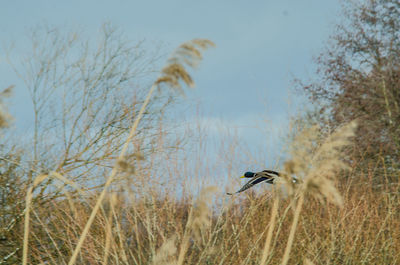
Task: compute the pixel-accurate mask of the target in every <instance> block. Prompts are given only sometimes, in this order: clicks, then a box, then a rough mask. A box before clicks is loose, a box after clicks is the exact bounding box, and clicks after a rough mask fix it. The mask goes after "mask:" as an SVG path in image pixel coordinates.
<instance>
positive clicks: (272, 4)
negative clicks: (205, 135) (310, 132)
mask: <svg viewBox="0 0 400 265" xmlns="http://www.w3.org/2000/svg"><path fill="white" fill-rule="evenodd" d="M339 10H340V3H339V1H335V0H264V1H258V0H257V1H238V0H230V1H217V0H214V1H210V0H203V1H188V0H186V1H183V0H168V1H166V0H164V1H160V0H159V1H152V0H148V1H128V0H118V1H99V0H96V1H94V0H79V1H77V0H73V1H44V0H35V1H3V3H2V6H1V9H0V44H1V45H7V44H9V43H10V42H11V41H13V42H15V43H16V44H17V45H18V46H23V43H19V42H22V41H24V40H26V39H24V38H22V37H21V36H23V35H24V34H26V32H27V31H28V30H29V29H31V28H32V27H34V26H35V25H38V24H40V23H48V24H50V25H52V26H61V27H62V26H67V27H75V28H82V29H83V30H84V33H85V34H88V35H93V36H95V35H96V34H97V32H98V30H99V28H100V26H101V25H102V24H103V23H104V22H111V23H112V24H113V25H115V26H117V27H118V28H119V29H121V30H122V31H123V32H124V33H125V34H126V37H127V38H129V39H131V40H133V41H134V40H142V39H145V40H147V43H163V45H164V48H163V49H164V50H165V51H172V49H173V48H175V47H176V46H178V45H179V44H180V43H182V42H184V41H187V40H190V39H193V38H208V39H210V40H212V41H214V42H215V43H216V45H217V47H216V48H214V49H212V50H210V51H207V52H206V53H205V60H204V62H203V63H202V64H201V65H200V68H199V70H198V71H196V72H194V76H193V77H194V79H195V81H196V84H197V86H196V89H195V90H194V91H193V92H190V93H189V94H188V99H189V100H195V101H196V102H200V106H201V108H202V110H203V111H202V112H203V117H202V119H203V121H204V122H205V123H207V122H208V121H209V122H210V124H211V123H214V124H215V123H220V124H222V125H224V126H227V127H232V128H233V129H235V128H236V129H237V130H238V133H239V135H240V137H242V138H243V141H247V142H248V144H249V145H256V144H257V143H258V142H261V141H264V140H265V137H266V136H265V131H263V132H262V133H259V131H260V130H259V128H258V127H263V126H260V125H259V123H264V127H267V128H268V127H270V128H272V127H279V128H282V127H283V126H285V124H286V121H287V117H288V112H289V110H290V109H291V111H293V109H294V108H293V106H301V105H299V101H298V99H297V96H296V95H294V94H293V93H292V92H289V91H290V87H291V85H292V83H291V82H292V78H293V76H295V77H298V78H301V79H307V78H309V77H312V75H313V70H314V69H315V66H314V64H313V62H312V56H316V55H318V53H319V52H321V51H322V49H323V47H324V44H325V43H326V40H327V38H328V36H329V35H330V33H331V32H332V30H333V26H334V23H335V22H337V17H338V14H339ZM14 78H15V77H14V76H13V75H12V74H11V71H10V69H9V68H8V66H7V65H6V63H5V61H4V57H3V55H0V86H1V87H6V86H7V85H9V84H15V83H16V82H15V81H14ZM26 93H27V91H25V90H24V89H23V88H22V87H17V89H16V93H15V94H14V99H13V100H12V104H13V105H12V106H10V109H11V111H12V112H13V114H14V116H16V117H15V118H16V120H17V121H18V120H19V121H22V120H24V117H23V116H24V110H25V109H26V107H23V106H25V105H26V104H24V100H23V99H24V98H25V99H26V98H27V97H26ZM289 102H290V103H289ZM290 106H291V107H290ZM17 110H19V111H17ZM27 111H29V110H27ZM194 113H195V110H193V115H195V114H194ZM190 115H192V114H191V113H188V116H189V119H190ZM265 120H267V122H265ZM212 126H213V125H212ZM270 133H271V134H273V136H271V138H270V139H269V141H270V142H271V143H275V144H276V136H277V135H279V134H281V132H277V131H275V132H270Z"/></svg>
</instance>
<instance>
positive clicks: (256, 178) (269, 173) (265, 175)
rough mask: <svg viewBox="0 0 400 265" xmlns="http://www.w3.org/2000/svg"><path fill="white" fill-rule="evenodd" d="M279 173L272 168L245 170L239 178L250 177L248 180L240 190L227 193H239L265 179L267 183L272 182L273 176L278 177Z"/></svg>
mask: <svg viewBox="0 0 400 265" xmlns="http://www.w3.org/2000/svg"><path fill="white" fill-rule="evenodd" d="M279 176H280V175H279V173H278V172H276V171H273V170H263V171H261V172H256V173H254V172H246V173H244V175H243V176H241V178H251V179H250V181H249V182H247V183H246V184H245V185H244V186H243V187H242V188H241V189H240V190H238V191H237V192H235V193H229V192H228V193H227V194H228V195H233V194H236V193H240V192H242V191H245V190H247V189H249V188H251V187H253V186H254V185H256V184H258V183H260V182H263V181H265V182H266V183H268V184H273V183H274V180H275V178H277V177H279Z"/></svg>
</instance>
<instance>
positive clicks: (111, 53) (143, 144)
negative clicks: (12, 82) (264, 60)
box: [0, 0, 400, 265]
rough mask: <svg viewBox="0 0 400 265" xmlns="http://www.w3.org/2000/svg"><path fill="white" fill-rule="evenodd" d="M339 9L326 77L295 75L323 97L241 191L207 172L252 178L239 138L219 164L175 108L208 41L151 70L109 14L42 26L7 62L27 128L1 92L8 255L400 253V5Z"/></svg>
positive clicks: (43, 258)
mask: <svg viewBox="0 0 400 265" xmlns="http://www.w3.org/2000/svg"><path fill="white" fill-rule="evenodd" d="M343 10H344V20H343V21H342V22H341V24H340V25H338V27H337V29H336V31H335V32H334V33H333V35H332V37H331V39H330V42H329V45H328V46H327V47H326V49H325V50H324V51H323V52H322V53H321V55H320V56H319V57H317V58H316V64H317V66H318V77H319V79H318V80H312V81H311V82H307V81H304V80H302V81H298V82H296V88H297V91H296V93H304V94H305V95H307V96H309V99H310V103H313V104H314V105H313V106H314V107H313V108H312V110H306V111H303V112H300V113H299V114H298V116H296V117H293V118H292V123H291V127H290V128H288V132H287V135H286V136H285V139H284V140H283V141H282V144H284V145H285V146H286V147H287V148H285V151H286V153H285V155H284V157H285V159H284V161H282V162H280V163H278V165H277V168H275V170H278V171H280V172H281V173H282V177H281V178H280V179H279V181H277V182H276V183H275V184H274V185H273V186H271V188H265V187H261V188H258V189H254V190H249V191H246V192H245V193H241V194H238V195H235V196H233V197H228V196H227V195H225V192H226V190H224V186H221V185H220V184H221V181H219V182H218V181H217V180H216V182H215V183H212V182H210V181H209V180H210V179H212V178H209V177H208V176H209V175H211V172H214V171H215V167H218V168H219V170H220V171H221V172H225V173H226V174H228V175H233V174H235V173H236V174H238V173H242V172H235V170H234V168H235V163H238V162H239V161H240V163H246V159H248V157H246V156H245V155H243V154H242V155H241V154H239V152H237V151H236V150H240V149H241V148H242V146H241V144H240V143H238V142H237V141H232V142H229V141H227V142H223V141H222V140H221V141H222V142H221V143H219V144H220V145H219V147H218V148H220V153H223V154H224V155H223V156H219V157H220V159H219V160H218V161H217V162H216V163H211V162H210V160H211V159H210V160H208V159H206V158H204V157H203V155H204V154H207V148H208V145H207V144H206V142H205V141H206V140H205V138H206V137H205V135H203V133H204V130H202V128H201V127H199V128H198V129H197V131H194V132H193V131H192V132H186V133H182V134H176V133H175V131H174V126H175V124H174V123H173V118H171V116H170V114H171V112H172V111H173V108H174V106H175V105H176V104H178V103H179V102H180V101H182V100H184V99H182V94H184V93H185V91H186V87H187V86H188V87H192V86H194V80H193V78H192V73H191V69H194V68H196V67H197V66H198V65H199V63H200V62H201V60H202V59H203V53H206V50H207V49H208V48H212V47H213V46H214V44H213V43H212V42H211V41H210V40H206V39H195V40H192V41H188V42H186V43H184V44H182V45H181V46H179V47H178V48H177V49H176V50H175V51H174V52H173V53H172V54H171V56H170V57H169V58H168V59H167V62H166V64H165V66H164V67H163V68H162V69H161V70H160V71H157V70H154V69H155V67H156V66H157V65H158V62H159V60H160V58H158V57H157V56H156V55H152V54H148V53H147V52H146V51H145V50H144V49H143V48H142V47H143V46H142V43H134V44H132V43H131V42H128V41H126V40H125V39H124V37H123V34H121V33H120V32H119V31H118V30H116V29H115V28H113V27H112V26H110V25H104V26H103V27H102V30H101V34H100V37H99V39H98V40H97V41H93V40H92V41H89V40H84V39H83V38H82V37H80V36H79V35H78V34H76V33H68V34H65V33H64V32H62V31H60V30H56V29H48V28H41V29H38V30H37V31H35V32H34V33H33V34H32V36H31V41H32V52H31V53H30V54H29V56H27V57H26V59H24V61H23V62H22V63H21V64H19V63H17V62H15V61H13V58H9V59H10V66H11V67H13V68H14V70H15V72H16V73H17V75H18V77H19V78H20V80H21V81H22V82H23V83H24V86H26V88H27V91H29V94H30V97H31V100H32V107H33V111H32V119H33V120H34V122H33V129H32V132H29V133H27V134H25V136H24V137H23V138H21V139H20V138H18V137H16V135H19V134H18V133H16V132H14V131H13V130H12V129H10V128H7V126H8V125H9V124H10V123H12V118H11V117H10V115H9V114H7V111H6V109H5V107H4V100H5V98H6V97H7V96H10V94H11V92H12V90H13V87H12V86H10V87H9V88H6V89H5V90H3V92H2V93H1V94H0V99H1V100H2V101H1V103H2V105H1V106H2V108H1V113H0V125H1V134H2V143H1V149H0V152H1V153H0V264H70V265H71V264H137V265H139V264H140V265H142V264H160V265H162V264H178V265H181V264H212V265H214V264H221V265H223V264H244V265H249V264H263V265H264V264H400V177H399V170H400V160H399V159H400V157H399V147H400V139H399V135H400V109H399V105H400V3H399V2H398V1H395V0H389V1H387V0H376V1H372V0H370V1H369V0H368V1H364V2H354V3H353V2H352V3H347V4H344V6H343ZM15 138H18V139H15ZM188 146H190V148H187V147H188ZM189 152H190V154H189ZM193 153H195V155H194V156H193ZM192 157H195V158H194V159H190V160H189V159H188V158H192ZM254 159H257V158H254ZM235 161H236V162H235ZM258 163H259V164H263V163H265V161H264V162H263V161H259V162H258ZM234 177H235V176H234V175H233V176H232V178H234ZM292 177H295V178H297V179H299V182H298V183H293V182H292V181H291V179H292ZM265 186H266V185H265ZM229 188H231V186H227V187H226V188H225V189H229Z"/></svg>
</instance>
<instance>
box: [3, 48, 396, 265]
mask: <svg viewBox="0 0 400 265" xmlns="http://www.w3.org/2000/svg"><path fill="white" fill-rule="evenodd" d="M210 45H211V43H210V42H208V41H201V40H195V41H193V42H190V43H187V44H184V45H183V46H181V47H180V48H179V49H178V50H177V52H176V53H175V54H174V56H173V57H172V58H171V59H170V61H169V63H168V65H167V66H166V67H165V68H164V70H163V71H162V75H161V77H160V78H159V79H157V81H156V82H155V83H154V85H153V86H152V87H151V88H150V90H149V92H148V95H147V97H146V99H145V100H144V102H143V105H142V107H141V109H140V111H139V112H138V114H137V116H136V119H135V120H134V123H133V125H132V127H131V128H130V133H129V135H128V137H127V138H126V141H125V145H123V146H122V148H121V153H120V155H119V157H118V158H117V159H116V161H115V166H114V167H113V169H112V171H111V173H109V174H107V172H105V173H104V176H101V177H105V178H106V182H105V184H104V185H102V187H101V190H96V189H94V190H92V191H90V190H89V189H87V188H85V187H82V186H80V185H78V183H75V182H73V181H71V180H69V179H68V178H67V177H65V176H63V175H61V174H59V173H57V172H51V173H49V174H41V175H38V177H36V178H34V181H33V184H32V185H31V186H30V187H29V188H27V193H26V208H25V212H24V213H25V219H24V220H25V223H24V226H15V228H14V231H15V234H17V235H18V234H21V235H22V234H23V238H22V236H21V237H20V238H19V240H20V242H21V243H22V245H23V250H22V255H20V254H19V252H18V251H17V252H14V253H13V252H10V253H8V254H7V256H5V257H3V258H2V260H0V263H2V264H7V263H10V264H11V263H23V264H28V263H29V264H137V265H139V264H179V265H181V264H244V265H246V264H298V263H305V264H397V263H399V262H400V254H399V253H400V213H399V211H398V209H399V208H400V198H399V196H400V195H399V191H400V182H399V183H392V184H391V185H385V186H381V187H374V186H373V184H372V182H365V181H364V180H365V179H368V178H367V176H363V175H361V176H360V174H359V173H358V172H357V171H356V170H354V168H351V167H350V166H349V165H348V164H346V163H344V162H343V161H344V157H343V156H344V152H343V150H344V148H346V147H349V146H351V137H352V135H353V131H354V128H355V123H350V124H348V125H346V126H343V127H342V128H340V129H338V130H337V131H336V132H332V133H330V134H323V133H321V130H320V129H319V128H318V127H311V128H308V129H305V130H303V131H302V132H299V133H298V137H296V139H295V140H294V142H293V144H292V147H293V148H292V149H291V152H290V154H291V157H290V158H289V159H288V161H287V162H286V163H285V165H284V170H283V178H282V181H281V182H280V183H278V184H277V185H276V186H275V188H274V189H273V190H270V191H266V192H265V193H264V194H262V195H256V193H254V192H252V191H249V192H247V193H245V194H243V195H239V196H236V197H235V199H234V200H226V198H225V197H223V196H224V195H222V194H223V193H222V192H218V191H217V189H216V188H215V187H213V185H204V187H203V189H202V190H201V191H200V192H198V193H193V192H192V191H191V190H190V189H187V186H188V185H187V183H190V182H191V181H192V178H191V177H190V174H188V170H187V167H188V165H187V164H185V163H176V164H175V163H173V161H168V163H166V164H165V165H163V166H164V167H163V168H162V171H163V173H164V174H163V175H162V181H163V183H162V184H160V185H157V184H155V183H153V182H156V180H159V179H156V178H155V172H156V171H155V170H156V169H157V167H160V165H159V164H158V165H157V163H158V162H157V161H159V159H160V156H161V158H163V153H162V148H160V150H161V151H160V150H159V151H158V152H157V153H154V155H152V156H151V157H146V160H148V165H152V166H150V167H142V166H141V164H140V161H138V162H137V164H136V165H135V167H133V166H131V165H130V163H129V162H128V161H127V160H126V152H127V148H128V145H130V144H131V143H132V140H133V139H134V135H135V132H136V129H137V126H138V124H139V122H140V121H141V118H142V114H143V113H144V111H145V109H146V106H147V104H148V103H149V102H150V101H151V98H152V94H153V93H154V91H155V90H156V88H160V85H161V84H163V83H164V84H166V85H169V86H172V87H174V88H177V89H178V90H179V89H181V87H180V82H183V83H185V84H186V85H193V80H192V78H191V76H190V75H189V73H188V72H187V71H186V69H185V67H184V64H187V65H189V66H196V65H197V61H198V60H200V59H201V52H200V49H203V48H206V47H208V46H210ZM160 89H161V88H160ZM161 138H162V135H161V134H160V139H161ZM160 145H162V140H160ZM229 148H230V147H229ZM113 155H114V156H115V154H113ZM347 159H348V160H350V161H351V159H349V158H347ZM195 164H196V165H197V167H201V166H202V163H201V161H197V163H195ZM195 167H196V166H195ZM227 167H228V166H227ZM227 170H229V169H228V168H227ZM123 174H127V175H129V176H130V178H133V181H134V182H136V185H132V186H129V185H126V183H124V182H119V181H120V180H121V179H122V178H121V179H119V178H118V177H119V176H121V175H123ZM293 176H295V177H296V178H298V179H299V180H300V181H299V183H297V184H294V183H292V182H291V181H290V180H291V179H292V177H293ZM99 177H100V176H99ZM48 178H51V179H54V180H57V181H58V182H61V183H62V185H60V187H61V188H60V189H61V193H62V194H63V196H58V198H56V199H52V200H48V201H45V202H43V203H42V204H41V205H38V204H36V202H35V200H34V199H33V195H34V187H36V186H38V185H39V184H40V183H42V182H44V181H45V180H46V181H47V179H48ZM177 179H178V180H179V181H176V180H177ZM133 181H132V182H133ZM58 182H56V181H55V182H54V183H58ZM137 183H140V185H138V184H137ZM176 194H178V195H176ZM1 244H3V243H1ZM10 255H11V256H12V257H11V256H10Z"/></svg>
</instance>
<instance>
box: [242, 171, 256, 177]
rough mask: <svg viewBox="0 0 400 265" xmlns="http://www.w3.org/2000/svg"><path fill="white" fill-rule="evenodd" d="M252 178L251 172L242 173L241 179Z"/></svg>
mask: <svg viewBox="0 0 400 265" xmlns="http://www.w3.org/2000/svg"><path fill="white" fill-rule="evenodd" d="M252 177H254V173H253V172H246V173H244V175H243V176H241V178H252Z"/></svg>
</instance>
